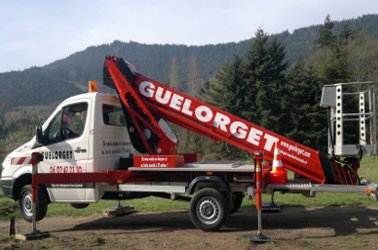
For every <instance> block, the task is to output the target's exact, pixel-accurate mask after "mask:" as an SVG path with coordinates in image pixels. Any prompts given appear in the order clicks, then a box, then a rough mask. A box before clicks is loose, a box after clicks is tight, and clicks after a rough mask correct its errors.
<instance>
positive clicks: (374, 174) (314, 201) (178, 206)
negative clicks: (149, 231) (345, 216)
mask: <svg viewBox="0 0 378 250" xmlns="http://www.w3.org/2000/svg"><path fill="white" fill-rule="evenodd" d="M359 173H360V176H361V177H365V178H366V179H368V180H370V181H372V182H375V183H378V158H375V157H365V158H364V159H363V161H362V164H361V169H360V171H359ZM263 200H264V201H265V202H269V201H270V195H267V194H265V195H264V196H263ZM275 201H276V202H278V203H280V204H281V205H284V206H378V202H376V201H374V200H373V199H371V198H368V197H367V196H365V195H362V194H334V193H318V194H317V195H316V197H315V198H308V197H305V196H303V195H301V194H281V193H278V192H277V193H276V194H275ZM117 204H118V202H117V201H100V202H98V203H93V204H90V205H89V207H87V208H84V209H75V208H73V207H71V205H70V204H58V203H55V204H50V205H49V208H48V213H47V216H58V215H64V216H88V215H92V214H99V213H102V211H103V210H104V209H106V208H109V207H114V206H116V205H117ZM14 205H16V202H14V201H13V200H11V199H9V198H6V197H5V196H4V194H3V193H1V192H0V219H2V220H5V219H7V218H9V216H10V214H9V213H8V212H7V211H5V208H6V207H9V206H14ZM122 205H129V206H133V207H135V209H136V210H137V211H143V212H173V211H186V210H187V209H188V207H189V203H187V202H183V201H172V200H169V199H163V198H156V197H147V198H143V199H134V200H125V201H122ZM254 205H255V202H254V200H248V199H245V200H244V201H243V207H246V206H254ZM16 216H17V217H20V215H19V213H18V212H17V213H16Z"/></svg>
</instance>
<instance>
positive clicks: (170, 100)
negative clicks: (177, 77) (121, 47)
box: [104, 57, 335, 183]
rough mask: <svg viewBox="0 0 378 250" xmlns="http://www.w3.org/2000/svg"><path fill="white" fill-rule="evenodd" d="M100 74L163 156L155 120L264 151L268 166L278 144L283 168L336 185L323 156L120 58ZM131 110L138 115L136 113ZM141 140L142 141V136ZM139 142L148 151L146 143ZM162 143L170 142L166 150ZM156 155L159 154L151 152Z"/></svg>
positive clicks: (108, 61)
mask: <svg viewBox="0 0 378 250" xmlns="http://www.w3.org/2000/svg"><path fill="white" fill-rule="evenodd" d="M125 66H126V67H127V68H126V69H125ZM122 68H123V69H122ZM104 70H105V73H106V74H104V76H105V77H104V83H105V84H106V85H108V86H111V87H115V89H116V90H117V92H118V94H119V95H120V99H121V101H122V103H123V106H124V108H126V109H127V112H128V113H129V115H130V116H131V117H133V118H132V123H133V124H134V125H135V124H137V125H138V124H142V125H143V126H144V127H147V128H148V129H150V130H151V131H153V133H154V134H156V135H157V137H158V138H159V140H160V141H159V145H160V148H165V150H164V152H163V153H165V154H166V153H168V151H169V150H170V149H169V148H172V142H171V140H169V139H168V138H166V135H165V134H164V133H163V132H162V131H161V129H160V127H159V125H158V124H157V122H156V119H158V118H164V119H166V120H168V121H170V122H173V123H175V124H177V125H179V126H182V127H184V128H186V129H188V130H191V131H193V132H196V133H199V134H200V135H203V136H208V137H211V138H213V139H216V140H219V141H225V142H227V143H230V144H232V145H234V146H236V147H238V148H241V149H242V150H245V151H247V152H250V153H255V152H256V151H261V150H263V151H264V159H266V160H268V161H270V162H272V159H273V153H274V147H273V145H274V144H275V143H277V145H278V147H279V149H280V151H281V153H282V156H283V157H282V161H283V164H284V167H286V168H287V169H290V170H292V171H293V172H295V173H297V174H299V175H302V176H304V177H306V178H308V179H310V180H312V181H314V182H317V183H334V182H335V176H334V173H333V167H332V166H331V162H330V160H329V159H328V156H327V155H326V154H324V153H321V152H319V151H317V150H314V149H311V148H309V147H306V146H304V145H302V144H299V143H297V142H294V141H292V140H290V139H288V138H285V137H283V136H280V135H278V134H275V133H273V132H271V131H269V130H267V129H264V128H262V127H260V126H257V125H255V124H253V123H251V122H248V121H246V120H244V119H241V118H239V117H236V116H234V115H232V114H229V113H227V112H225V111H223V110H220V109H218V108H216V107H213V106H211V105H209V104H206V103H204V102H201V101H200V100H197V99H195V98H193V97H191V96H189V95H186V94H183V93H180V92H179V91H177V90H174V89H172V88H169V87H167V86H165V85H163V84H160V83H158V82H156V81H154V80H152V79H149V78H147V77H145V76H143V75H141V74H139V73H136V72H133V71H131V70H130V68H129V67H128V66H127V64H126V63H125V62H124V61H123V60H122V59H121V58H116V57H107V58H106V59H105V67H104ZM107 72H108V73H107ZM109 76H110V77H109ZM128 96H129V97H128ZM130 97H132V99H130ZM130 100H132V102H131V101H130ZM135 107H137V109H138V110H140V111H137V112H136V111H135ZM135 112H136V113H137V114H135ZM143 119H147V121H148V122H146V121H145V120H144V121H143ZM142 130H143V128H139V129H138V128H137V131H138V133H139V134H140V135H143V131H142ZM140 137H141V138H142V139H143V136H140ZM144 140H145V139H144ZM143 142H144V144H145V146H146V147H147V148H148V142H145V141H143ZM164 143H168V144H169V143H171V144H170V146H169V147H168V149H167V147H164V145H163V144H164ZM151 151H153V150H151ZM148 153H150V150H148ZM155 153H159V152H156V150H155Z"/></svg>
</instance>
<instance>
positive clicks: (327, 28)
mask: <svg viewBox="0 0 378 250" xmlns="http://www.w3.org/2000/svg"><path fill="white" fill-rule="evenodd" d="M332 28H333V22H332V21H331V17H330V15H327V16H326V18H325V20H324V24H323V25H322V26H321V27H320V30H319V38H318V39H317V40H316V43H317V44H318V45H319V46H320V47H321V48H326V47H330V46H331V45H332V44H333V42H334V39H335V37H334V36H333V33H332Z"/></svg>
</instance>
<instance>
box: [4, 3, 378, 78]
mask: <svg viewBox="0 0 378 250" xmlns="http://www.w3.org/2000/svg"><path fill="white" fill-rule="evenodd" d="M377 13H378V1H377V0H358V1H357V0H14V1H9V0H0V72H5V71H9V70H22V69H25V68H29V67H31V66H42V65H45V64H48V63H51V62H53V61H55V60H58V59H62V58H65V57H67V56H69V55H70V54H72V53H75V52H77V51H81V50H84V49H85V48H87V47H88V46H91V45H100V44H103V43H111V42H113V41H114V40H121V41H125V42H128V41H130V40H132V41H137V42H140V43H147V44H153V43H159V44H186V45H204V44H216V43H225V42H231V41H235V42H238V41H241V40H245V39H249V38H251V37H252V36H253V35H254V33H255V31H256V30H257V28H258V27H262V28H263V29H264V30H265V31H266V32H268V33H269V34H272V33H279V32H282V31H284V30H289V31H293V30H294V29H296V28H300V27H305V26H309V25H313V24H321V23H323V21H324V19H325V17H326V15H327V14H330V15H331V19H332V20H343V19H349V18H356V17H359V16H362V15H364V14H377Z"/></svg>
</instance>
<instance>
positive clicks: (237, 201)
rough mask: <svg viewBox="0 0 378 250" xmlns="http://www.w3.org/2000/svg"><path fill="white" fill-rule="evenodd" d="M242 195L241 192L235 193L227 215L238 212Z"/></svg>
mask: <svg viewBox="0 0 378 250" xmlns="http://www.w3.org/2000/svg"><path fill="white" fill-rule="evenodd" d="M243 198H244V194H243V193H241V192H235V193H234V197H233V198H232V203H233V207H232V208H231V209H230V211H229V214H233V213H235V212H236V211H238V210H239V208H240V206H241V204H242V202H243Z"/></svg>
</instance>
